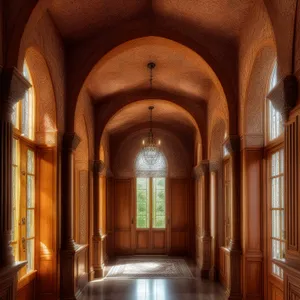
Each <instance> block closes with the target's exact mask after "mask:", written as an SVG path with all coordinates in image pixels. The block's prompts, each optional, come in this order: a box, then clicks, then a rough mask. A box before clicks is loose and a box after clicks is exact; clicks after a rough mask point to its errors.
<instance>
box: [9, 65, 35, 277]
mask: <svg viewBox="0 0 300 300" xmlns="http://www.w3.org/2000/svg"><path fill="white" fill-rule="evenodd" d="M23 75H24V76H25V77H26V79H27V80H28V81H29V82H30V83H31V85H32V80H31V76H30V72H29V69H28V66H27V64H26V63H25V64H24V69H23ZM34 109H35V103H34V90H33V87H31V88H30V89H29V90H28V91H27V92H26V94H25V96H24V98H23V99H21V100H20V101H19V102H18V103H17V104H16V105H15V107H14V113H13V115H12V122H13V124H14V137H13V147H12V148H13V149H12V243H11V244H12V247H13V251H14V256H15V258H16V260H27V265H26V266H25V267H24V268H23V269H22V270H21V271H20V273H19V277H23V276H24V275H26V274H28V273H30V272H31V271H33V270H34V249H35V181H36V176H35V175H36V174H35V145H34V143H33V140H34V130H35V128H34V124H35V120H34V117H35V116H34Z"/></svg>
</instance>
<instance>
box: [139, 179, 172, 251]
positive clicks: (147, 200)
mask: <svg viewBox="0 0 300 300" xmlns="http://www.w3.org/2000/svg"><path fill="white" fill-rule="evenodd" d="M134 204H135V205H134V206H135V208H134V211H135V228H134V229H135V234H134V247H135V253H144V254H158V253H159V254H165V253H166V251H167V233H166V232H167V220H166V216H167V193H166V178H136V185H135V201H134Z"/></svg>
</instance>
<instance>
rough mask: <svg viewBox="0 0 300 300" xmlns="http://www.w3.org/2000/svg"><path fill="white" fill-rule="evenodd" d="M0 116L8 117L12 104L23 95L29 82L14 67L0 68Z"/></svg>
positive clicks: (9, 116) (28, 86)
mask: <svg viewBox="0 0 300 300" xmlns="http://www.w3.org/2000/svg"><path fill="white" fill-rule="evenodd" d="M0 74H1V80H0V83H1V87H0V90H1V116H2V118H4V119H7V120H8V119H10V118H11V113H12V111H13V106H14V105H15V104H16V103H17V102H18V101H19V100H20V99H22V98H23V97H24V95H25V93H26V91H27V90H28V89H29V88H30V87H31V84H30V83H29V82H28V80H27V79H26V78H25V77H24V76H23V74H22V73H20V72H19V71H18V69H16V68H15V67H12V68H1V67H0Z"/></svg>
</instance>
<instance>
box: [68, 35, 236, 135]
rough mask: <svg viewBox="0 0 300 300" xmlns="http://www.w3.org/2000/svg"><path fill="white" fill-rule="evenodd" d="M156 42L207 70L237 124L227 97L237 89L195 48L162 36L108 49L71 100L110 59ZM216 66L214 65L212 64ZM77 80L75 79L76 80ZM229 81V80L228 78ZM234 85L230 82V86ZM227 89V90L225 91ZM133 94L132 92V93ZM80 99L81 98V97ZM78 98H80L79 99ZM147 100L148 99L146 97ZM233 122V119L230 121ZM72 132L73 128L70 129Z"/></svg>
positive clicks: (140, 38)
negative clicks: (173, 49)
mask: <svg viewBox="0 0 300 300" xmlns="http://www.w3.org/2000/svg"><path fill="white" fill-rule="evenodd" d="M150 40H151V41H152V40H153V41H154V42H157V43H163V44H166V45H167V46H168V47H170V48H174V47H175V48H176V47H177V48H179V49H181V51H183V50H184V51H185V52H186V56H187V57H190V58H192V59H193V61H195V62H196V63H197V64H198V65H199V69H202V68H205V70H207V74H208V75H209V77H210V79H211V80H212V82H213V85H214V87H215V88H216V90H217V91H218V93H219V94H220V101H223V102H224V103H226V104H225V105H226V107H228V108H229V109H230V114H232V115H233V116H234V117H233V119H232V122H233V123H234V122H237V118H236V103H235V102H234V100H232V101H231V102H234V103H231V102H230V105H229V104H228V103H227V100H226V99H227V98H226V96H227V95H228V94H229V93H230V92H229V90H230V91H231V92H233V91H235V89H232V88H228V89H227V86H225V85H224V87H223V85H222V83H221V81H220V79H219V78H218V76H217V74H216V73H215V71H214V70H213V69H212V67H211V66H210V65H209V64H208V63H207V62H206V61H205V60H204V59H203V58H202V57H201V56H200V54H199V52H197V51H196V50H195V49H193V47H188V46H186V45H185V44H184V43H182V44H180V43H179V42H177V41H176V39H175V40H174V39H173V40H171V39H168V38H165V37H161V36H143V37H138V38H133V39H131V40H129V41H125V42H123V43H122V44H118V45H117V46H116V47H112V48H110V49H108V50H107V51H106V52H105V53H103V56H102V57H100V59H99V58H98V61H95V60H94V61H93V63H94V65H93V66H91V67H90V69H89V70H88V71H87V73H86V76H87V77H86V78H84V79H82V80H81V81H80V82H79V85H81V86H80V87H78V89H79V90H78V91H77V92H76V88H75V89H74V88H72V93H75V94H74V95H72V96H71V98H72V99H73V98H74V97H75V98H76V97H77V95H80V94H81V93H82V92H83V90H85V87H86V84H87V82H88V80H89V78H91V77H92V76H93V74H95V72H96V70H98V69H99V68H101V66H103V65H105V64H106V63H108V61H109V60H110V59H112V58H113V57H115V56H116V55H118V54H119V53H121V52H122V51H126V50H128V49H130V48H132V47H136V45H137V44H140V43H146V42H148V41H150ZM212 65H214V64H212ZM74 80H75V79H74ZM227 80H229V79H228V78H227ZM231 84H232V83H231V82H230V85H231ZM225 88H226V89H225ZM130 92H132V91H130ZM79 97H80V96H79ZM79 97H78V98H79ZM145 98H147V97H145ZM230 98H231V99H235V97H230ZM76 101H77V100H75V103H74V104H73V108H72V109H76V105H77V104H76ZM72 109H71V110H70V116H69V117H70V118H72V116H73V114H72ZM230 120H231V119H230ZM68 123H69V124H73V121H72V120H69V122H68ZM230 128H231V129H232V130H233V131H235V130H236V126H235V124H230ZM70 130H71V127H70Z"/></svg>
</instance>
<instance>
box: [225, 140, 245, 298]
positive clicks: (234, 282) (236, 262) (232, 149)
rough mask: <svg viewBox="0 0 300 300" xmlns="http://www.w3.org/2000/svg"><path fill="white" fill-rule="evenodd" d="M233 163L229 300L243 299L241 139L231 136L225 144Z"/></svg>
mask: <svg viewBox="0 0 300 300" xmlns="http://www.w3.org/2000/svg"><path fill="white" fill-rule="evenodd" d="M225 147H226V148H227V151H228V152H229V154H230V162H231V205H230V206H231V220H230V243H229V256H230V263H229V264H230V266H229V273H230V275H229V285H228V289H227V295H228V299H242V289H241V254H242V250H241V226H240V178H241V176H240V175H241V174H240V138H239V136H230V137H229V138H228V139H227V141H226V142H225Z"/></svg>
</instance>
